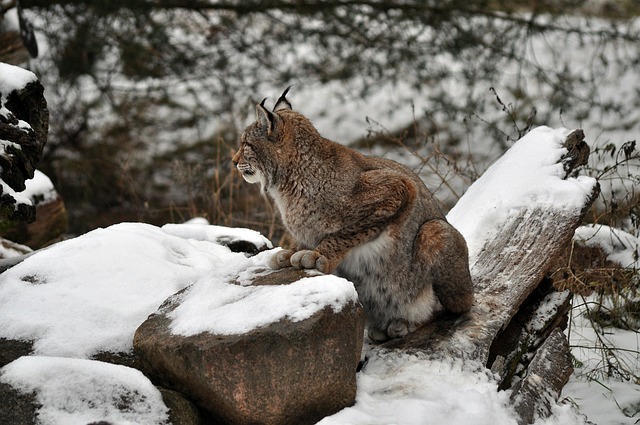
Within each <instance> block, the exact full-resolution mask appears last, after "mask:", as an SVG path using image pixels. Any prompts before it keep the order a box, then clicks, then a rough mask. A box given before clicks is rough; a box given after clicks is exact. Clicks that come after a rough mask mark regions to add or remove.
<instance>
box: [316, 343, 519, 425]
mask: <svg viewBox="0 0 640 425" xmlns="http://www.w3.org/2000/svg"><path fill="white" fill-rule="evenodd" d="M344 424H350V425H356V424H362V425H364V424H367V425H387V424H403V425H427V424H461V425H462V424H464V425H467V424H475V425H483V424H486V425H515V424H517V419H516V414H515V412H514V411H513V410H512V408H511V407H510V406H509V393H508V392H504V391H498V386H497V382H496V380H495V379H494V378H493V376H491V374H490V372H489V371H487V370H486V368H484V367H481V366H480V365H476V364H473V362H462V361H461V360H457V359H455V360H454V359H449V360H444V361H438V360H430V359H428V358H423V357H420V356H417V355H412V354H407V353H397V352H388V353H379V352H376V353H375V354H374V355H373V357H371V358H370V359H369V361H368V363H367V364H366V366H365V368H364V369H363V371H362V372H360V373H359V374H358V394H357V396H356V404H355V405H354V406H353V407H350V408H347V409H343V410H342V411H340V412H338V413H336V414H335V415H333V416H330V417H327V418H325V419H324V420H322V421H320V422H319V425H344Z"/></svg>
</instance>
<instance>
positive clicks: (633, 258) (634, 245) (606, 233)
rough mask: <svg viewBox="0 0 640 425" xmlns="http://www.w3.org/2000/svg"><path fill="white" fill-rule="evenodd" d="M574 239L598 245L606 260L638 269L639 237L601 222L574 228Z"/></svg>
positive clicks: (593, 245) (590, 245)
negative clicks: (605, 255)
mask: <svg viewBox="0 0 640 425" xmlns="http://www.w3.org/2000/svg"><path fill="white" fill-rule="evenodd" d="M574 240H576V241H579V242H581V243H583V244H584V245H586V246H588V247H600V248H602V250H603V251H604V252H605V254H607V260H609V261H612V262H614V263H617V264H619V265H621V266H622V267H628V268H632V269H635V270H640V258H639V256H640V238H637V237H635V236H633V235H632V234H630V233H627V232H625V231H622V230H620V229H614V228H612V227H609V226H606V225H602V224H590V225H586V226H581V227H578V228H577V229H576V233H575V236H574Z"/></svg>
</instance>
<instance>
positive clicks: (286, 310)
mask: <svg viewBox="0 0 640 425" xmlns="http://www.w3.org/2000/svg"><path fill="white" fill-rule="evenodd" d="M266 255H268V256H270V255H272V253H267V254H266ZM357 301H358V294H357V293H356V291H355V288H354V287H353V284H352V283H351V282H349V281H347V280H345V279H342V278H339V277H336V276H331V275H330V276H312V277H306V278H303V279H300V280H299V281H297V282H294V283H292V284H289V285H274V286H240V285H230V284H228V283H225V282H220V281H218V282H199V283H198V284H196V285H193V286H192V287H191V288H189V290H188V292H187V294H186V295H184V297H183V298H182V299H181V302H180V305H179V306H178V307H177V308H176V309H175V310H173V311H172V312H171V313H170V314H169V317H170V318H171V320H172V322H171V330H172V332H173V333H174V334H176V335H184V336H190V335H196V334H199V333H202V332H209V333H212V334H216V335H234V334H235V335H237V334H243V333H247V332H249V331H251V330H253V329H257V328H259V327H262V326H266V325H268V324H270V323H275V322H279V321H280V320H283V319H287V320H290V321H292V322H299V321H302V320H304V319H308V318H309V317H311V316H312V315H313V314H315V313H317V312H318V311H320V310H322V309H324V308H325V307H331V308H332V309H333V311H335V312H339V311H341V310H342V308H343V307H344V306H345V305H347V304H348V303H349V302H357ZM247 312H251V314H247Z"/></svg>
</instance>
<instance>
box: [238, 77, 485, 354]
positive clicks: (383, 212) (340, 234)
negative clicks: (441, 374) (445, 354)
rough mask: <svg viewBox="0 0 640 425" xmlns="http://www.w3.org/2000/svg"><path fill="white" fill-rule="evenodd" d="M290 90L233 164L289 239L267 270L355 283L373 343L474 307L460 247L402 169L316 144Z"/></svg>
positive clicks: (250, 132) (262, 115)
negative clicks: (273, 209) (307, 272)
mask: <svg viewBox="0 0 640 425" xmlns="http://www.w3.org/2000/svg"><path fill="white" fill-rule="evenodd" d="M288 91H289V88H287V90H285V92H284V93H283V94H282V96H280V98H279V99H278V100H277V101H276V104H275V107H274V108H273V111H268V110H267V109H266V108H265V106H264V103H265V100H266V99H265V100H263V101H262V103H260V104H259V105H257V106H256V122H255V123H253V124H251V125H250V126H249V127H247V128H246V130H245V131H244V132H243V133H242V135H241V136H240V148H239V150H238V152H237V153H236V154H235V155H234V157H233V163H234V165H235V166H236V167H237V169H238V170H239V171H240V173H241V174H242V176H243V178H244V179H245V180H246V181H247V182H249V183H259V184H260V185H261V190H262V192H263V193H266V194H268V195H269V196H270V197H271V198H272V199H273V201H274V202H275V204H276V205H277V207H278V210H279V211H280V214H281V217H282V220H283V222H284V225H285V227H286V228H287V230H288V231H289V232H290V233H291V235H292V236H293V237H294V238H295V239H296V246H295V248H294V249H291V250H281V251H278V252H277V253H276V254H274V256H273V257H272V258H271V260H270V266H271V267H272V268H274V269H279V268H284V267H291V266H293V267H295V268H298V269H313V268H315V269H318V270H319V271H321V272H323V273H335V274H337V275H339V276H343V277H345V278H347V279H348V280H350V281H351V282H353V284H354V285H355V288H356V291H357V292H358V297H359V299H360V302H361V303H362V305H363V307H364V309H365V313H366V316H367V327H368V332H369V336H370V338H371V339H372V340H374V341H377V342H380V341H385V340H387V339H390V338H399V337H403V336H405V335H407V334H408V333H409V332H413V331H415V330H416V329H417V328H418V327H420V326H421V325H423V324H425V323H427V322H429V321H431V320H432V319H433V317H434V315H435V314H437V313H438V312H440V311H442V310H448V311H451V312H454V313H462V312H465V311H467V310H469V309H470V308H471V306H472V304H473V302H474V296H473V289H472V284H471V276H470V273H469V260H468V251H467V245H466V242H465V240H464V238H463V237H462V235H461V234H460V233H459V232H458V231H457V230H456V229H455V228H453V226H451V224H449V223H448V222H447V221H446V219H445V217H444V215H443V214H442V212H441V211H440V209H439V207H438V205H437V203H436V201H435V199H434V198H433V196H432V195H431V193H430V192H429V190H428V189H427V187H426V186H425V185H424V183H423V182H422V180H421V179H420V178H419V177H418V176H417V175H416V174H415V173H414V172H413V171H411V170H410V169H409V168H406V167H405V166H403V165H401V164H399V163H397V162H394V161H391V160H388V159H383V158H375V157H369V156H365V155H363V154H361V153H359V152H357V151H355V150H353V149H350V148H348V147H346V146H344V145H341V144H339V143H335V142H332V141H330V140H328V139H325V138H323V137H322V136H321V135H320V134H319V133H318V131H317V130H316V129H315V128H314V126H313V125H312V124H311V122H310V121H309V120H308V119H307V118H306V117H305V116H303V115H302V114H300V113H298V112H295V111H293V110H292V108H291V103H289V101H288V100H287V99H286V95H287V93H288Z"/></svg>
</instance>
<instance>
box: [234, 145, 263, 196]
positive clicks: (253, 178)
mask: <svg viewBox="0 0 640 425" xmlns="http://www.w3.org/2000/svg"><path fill="white" fill-rule="evenodd" d="M233 163H234V165H235V166H236V168H237V169H238V171H240V174H242V178H243V179H244V180H245V181H246V182H248V183H260V184H261V185H262V186H263V187H264V185H265V183H266V179H265V177H264V174H263V172H262V171H260V165H259V161H258V159H257V155H256V152H255V150H254V149H253V148H252V147H251V145H249V144H247V143H242V144H241V145H240V149H238V152H237V153H236V154H235V155H234V156H233Z"/></svg>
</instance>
